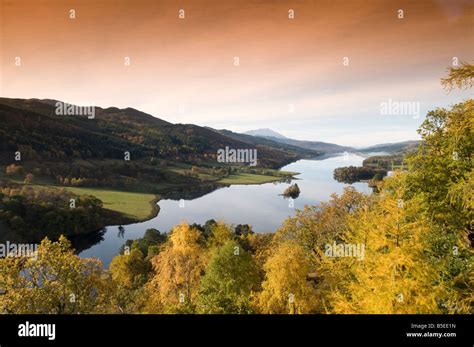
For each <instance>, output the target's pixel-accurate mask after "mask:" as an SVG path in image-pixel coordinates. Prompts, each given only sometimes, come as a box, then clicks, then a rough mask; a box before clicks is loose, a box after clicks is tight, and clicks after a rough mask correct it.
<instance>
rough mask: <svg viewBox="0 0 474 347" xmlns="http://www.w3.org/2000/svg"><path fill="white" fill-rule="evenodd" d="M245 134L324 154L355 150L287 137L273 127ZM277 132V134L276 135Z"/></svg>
mask: <svg viewBox="0 0 474 347" xmlns="http://www.w3.org/2000/svg"><path fill="white" fill-rule="evenodd" d="M244 134H248V135H252V136H256V137H261V138H265V139H268V140H271V141H276V142H280V143H284V144H287V145H290V146H294V147H299V148H303V149H307V150H312V151H317V152H321V153H324V154H333V153H341V152H346V151H354V148H352V147H347V146H340V145H336V144H334V143H328V142H320V141H303V140H295V139H290V138H287V137H285V136H283V135H281V134H279V133H277V132H275V131H273V130H271V129H257V130H251V131H247V132H245V133H244ZM275 134H276V135H277V136H275Z"/></svg>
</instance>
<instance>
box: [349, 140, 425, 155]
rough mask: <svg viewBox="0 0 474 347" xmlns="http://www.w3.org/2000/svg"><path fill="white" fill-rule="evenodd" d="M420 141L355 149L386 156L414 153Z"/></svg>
mask: <svg viewBox="0 0 474 347" xmlns="http://www.w3.org/2000/svg"><path fill="white" fill-rule="evenodd" d="M420 143H421V141H416V140H411V141H403V142H395V143H382V144H378V145H374V146H370V147H366V148H361V149H357V151H358V152H361V153H370V152H383V153H388V154H401V153H406V152H412V151H414V150H415V149H416V148H417V147H418V145H419V144H420Z"/></svg>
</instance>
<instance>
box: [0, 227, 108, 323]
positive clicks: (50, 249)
mask: <svg viewBox="0 0 474 347" xmlns="http://www.w3.org/2000/svg"><path fill="white" fill-rule="evenodd" d="M0 288H2V289H3V291H4V294H3V295H0V312H2V313H19V314H26V313H28V314H50V313H57V314H73V313H100V312H105V311H107V307H108V302H109V295H110V292H109V285H108V281H107V277H106V274H104V272H103V270H102V263H101V262H100V261H99V260H96V259H82V258H80V257H79V256H77V255H75V254H74V251H73V249H72V248H71V244H70V242H69V241H68V240H67V239H66V238H65V237H63V236H61V237H60V239H59V241H58V242H52V241H50V240H48V239H47V238H46V239H44V240H43V241H42V242H41V244H40V245H39V247H38V250H37V254H36V256H34V257H31V256H30V257H7V258H2V259H0Z"/></svg>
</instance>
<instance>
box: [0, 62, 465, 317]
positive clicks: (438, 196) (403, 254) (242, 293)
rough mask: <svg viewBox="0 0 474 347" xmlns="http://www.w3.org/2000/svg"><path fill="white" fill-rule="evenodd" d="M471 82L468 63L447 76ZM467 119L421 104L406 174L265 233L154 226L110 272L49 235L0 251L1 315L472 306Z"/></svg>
mask: <svg viewBox="0 0 474 347" xmlns="http://www.w3.org/2000/svg"><path fill="white" fill-rule="evenodd" d="M466 71H467V72H468V76H467V78H466ZM473 81H474V67H473V66H472V65H469V64H463V65H462V66H461V67H460V68H452V69H451V70H450V74H449V75H448V77H447V78H446V79H444V80H443V83H444V84H445V85H446V86H448V87H450V86H461V87H464V86H466V84H467V85H468V86H469V87H472V84H473ZM473 128H474V100H472V99H470V100H466V101H463V102H461V103H459V104H456V105H453V106H452V107H450V108H449V109H444V108H440V109H436V110H433V111H431V112H429V113H428V114H427V116H426V119H425V120H424V121H423V123H422V124H421V126H420V128H419V130H418V132H419V133H420V135H421V138H422V142H421V144H420V145H419V146H418V148H417V149H416V151H414V152H413V153H411V154H409V155H407V157H406V161H407V168H406V170H396V171H395V173H394V175H393V176H391V177H386V178H384V179H383V181H382V182H381V183H380V187H379V190H378V192H377V193H375V194H371V195H366V194H362V193H358V192H357V191H356V190H355V189H353V188H346V190H345V191H344V193H343V194H342V195H340V196H337V195H333V196H332V199H331V200H330V201H328V202H323V203H320V204H319V205H317V206H306V207H305V208H304V209H303V210H300V211H297V213H296V215H295V216H294V217H290V218H288V219H287V220H286V221H285V222H284V223H283V225H282V226H281V227H280V229H279V230H277V231H276V232H275V233H272V234H256V233H253V232H252V229H251V227H249V226H247V225H238V226H230V225H226V224H225V223H224V222H215V221H208V222H207V223H206V224H205V225H188V224H180V225H176V226H175V227H174V228H173V230H172V231H171V232H170V233H167V234H163V233H161V232H159V231H157V230H153V229H150V230H148V231H147V232H146V233H145V236H144V238H142V239H140V240H136V241H133V242H128V243H127V244H125V245H124V247H123V249H122V252H121V254H119V255H117V256H116V257H115V258H114V259H113V261H112V263H111V264H110V268H109V269H108V270H104V269H103V268H102V266H101V263H100V261H98V260H96V259H81V258H80V257H78V256H77V255H75V254H74V251H73V250H72V248H71V245H70V242H69V241H68V240H67V239H66V238H65V237H61V238H60V239H59V240H58V241H57V242H52V241H50V240H49V239H44V240H43V241H42V242H41V245H40V247H39V250H38V254H37V257H36V259H32V258H18V257H8V258H3V259H0V263H1V265H0V289H1V291H0V293H2V294H0V312H2V313H217V314H220V313H223V314H224V313H226V314H228V313H239V314H243V313H263V314H275V313H276V314H278V313H281V314H292V313H387V314H390V313H444V314H446V313H473V311H474V310H473V308H474V307H473V304H474V303H473V297H474V296H473V294H474V293H473V288H474V283H473V277H472V265H473V264H474V253H473V247H474V237H473V236H474V229H473V223H472V221H473V217H474V204H473V199H472V197H473V192H474V171H473V167H472V153H473V149H474V136H473V135H474V133H473Z"/></svg>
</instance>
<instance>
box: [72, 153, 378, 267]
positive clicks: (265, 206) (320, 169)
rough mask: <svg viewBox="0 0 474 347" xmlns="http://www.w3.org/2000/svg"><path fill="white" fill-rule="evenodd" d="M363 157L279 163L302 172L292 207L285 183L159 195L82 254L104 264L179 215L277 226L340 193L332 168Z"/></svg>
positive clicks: (264, 228) (257, 227)
mask: <svg viewBox="0 0 474 347" xmlns="http://www.w3.org/2000/svg"><path fill="white" fill-rule="evenodd" d="M363 160H364V158H363V157H361V156H358V155H355V154H349V156H346V157H344V156H342V155H341V156H336V157H331V158H327V159H323V160H299V161H297V162H295V163H292V164H289V165H287V166H285V167H284V168H282V170H287V171H294V172H299V173H300V175H298V176H296V177H297V178H298V180H295V181H293V182H292V183H294V182H296V183H297V184H298V186H299V187H300V190H301V194H300V196H299V197H298V198H297V199H294V200H293V205H294V207H290V201H289V200H288V199H284V198H283V197H282V196H281V195H280V194H282V193H283V191H284V190H285V189H286V188H287V187H288V186H289V185H290V184H289V183H266V184H262V185H246V186H244V185H234V186H230V187H225V188H219V189H217V190H215V191H213V192H211V193H209V194H206V195H204V196H201V197H199V198H196V199H193V200H184V207H180V202H179V200H171V199H168V200H161V201H159V202H158V205H159V206H160V212H159V213H158V215H157V216H156V217H155V218H153V219H150V220H148V221H145V222H141V223H135V224H129V225H125V226H123V228H124V230H125V231H124V232H121V231H119V226H118V225H112V226H108V227H107V228H106V231H105V233H104V234H103V236H102V237H103V240H102V241H100V242H99V243H97V244H95V245H94V246H92V247H90V248H89V249H86V250H85V251H83V252H81V253H80V256H82V257H97V258H99V259H101V260H102V261H103V263H104V266H105V267H108V265H109V263H110V261H111V259H112V258H113V257H114V256H115V255H116V254H117V253H118V251H119V249H120V247H121V246H122V245H123V243H124V242H125V241H126V240H127V239H137V238H140V237H142V236H143V234H144V233H145V231H146V229H149V228H155V229H158V230H160V231H162V232H167V231H169V230H170V229H171V228H172V227H173V225H176V224H178V223H180V222H182V221H186V222H188V223H190V224H192V223H199V224H203V223H204V222H206V220H208V219H215V220H223V221H225V222H226V223H232V224H250V225H252V227H253V230H254V231H256V232H270V231H275V230H276V229H278V227H280V225H281V224H282V222H283V221H284V220H285V219H286V218H288V217H289V216H293V215H294V211H295V209H302V208H303V207H304V205H314V204H317V203H319V202H321V201H327V200H329V199H330V195H331V194H332V193H338V194H339V193H341V192H342V190H343V188H344V187H345V186H348V185H347V184H344V183H339V182H337V181H335V180H334V179H333V170H334V169H335V168H337V167H340V166H349V165H354V166H360V165H362V161H363ZM353 186H354V187H355V188H356V189H357V190H358V191H361V192H365V193H370V191H371V190H370V188H369V187H368V185H367V184H366V183H355V184H353ZM181 206H183V204H181Z"/></svg>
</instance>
